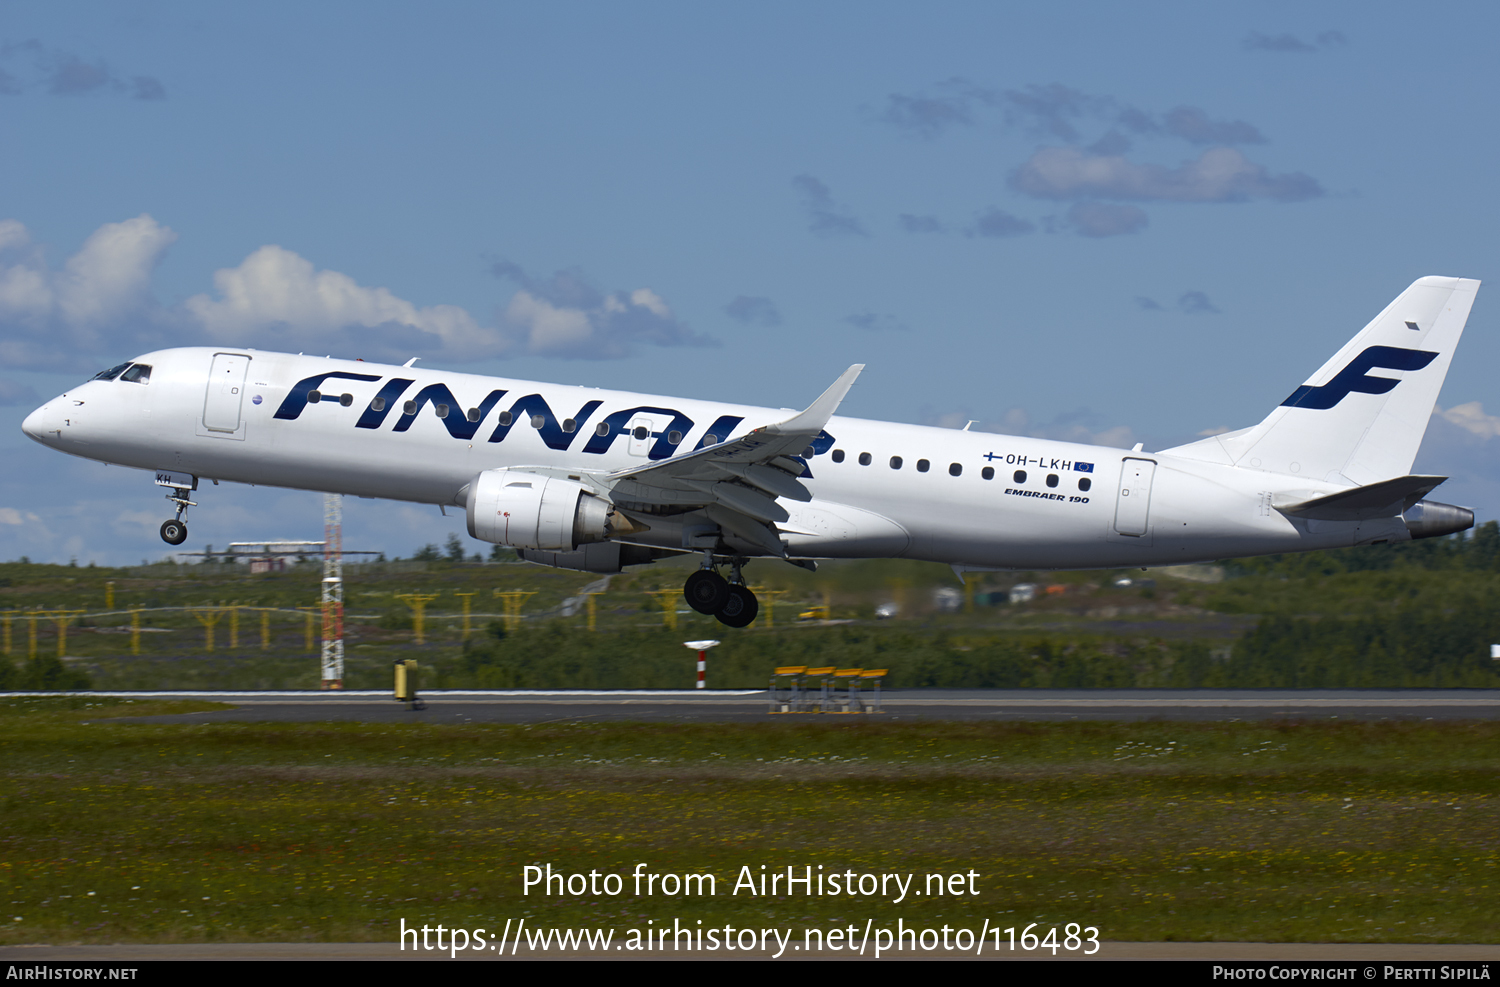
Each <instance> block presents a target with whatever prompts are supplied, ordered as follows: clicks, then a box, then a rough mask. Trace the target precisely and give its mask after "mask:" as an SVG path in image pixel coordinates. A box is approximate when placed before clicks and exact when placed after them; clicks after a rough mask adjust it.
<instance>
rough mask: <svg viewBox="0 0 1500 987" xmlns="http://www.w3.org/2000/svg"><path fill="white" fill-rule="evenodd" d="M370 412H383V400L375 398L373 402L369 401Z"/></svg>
mask: <svg viewBox="0 0 1500 987" xmlns="http://www.w3.org/2000/svg"><path fill="white" fill-rule="evenodd" d="M370 410H371V411H384V410H385V398H376V399H375V400H373V401H371V402H370Z"/></svg>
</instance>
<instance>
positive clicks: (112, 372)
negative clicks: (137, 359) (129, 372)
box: [93, 363, 130, 380]
mask: <svg viewBox="0 0 1500 987" xmlns="http://www.w3.org/2000/svg"><path fill="white" fill-rule="evenodd" d="M128 366H130V364H128V363H122V364H120V365H119V366H118V367H110V368H109V369H108V370H101V371H99V372H98V373H97V374H94V378H93V379H94V380H114V379H115V378H116V377H118V376H120V371H122V370H124V369H125V368H126V367H128Z"/></svg>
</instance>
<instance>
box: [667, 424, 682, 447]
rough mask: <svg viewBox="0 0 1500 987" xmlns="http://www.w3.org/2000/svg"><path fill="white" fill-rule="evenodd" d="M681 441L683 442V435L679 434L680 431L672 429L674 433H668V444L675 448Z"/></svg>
mask: <svg viewBox="0 0 1500 987" xmlns="http://www.w3.org/2000/svg"><path fill="white" fill-rule="evenodd" d="M681 441H682V433H681V432H679V431H677V430H676V429H675V428H674V429H672V431H670V432H668V433H667V442H668V444H670V445H674V446H675V445H677V443H679V442H681Z"/></svg>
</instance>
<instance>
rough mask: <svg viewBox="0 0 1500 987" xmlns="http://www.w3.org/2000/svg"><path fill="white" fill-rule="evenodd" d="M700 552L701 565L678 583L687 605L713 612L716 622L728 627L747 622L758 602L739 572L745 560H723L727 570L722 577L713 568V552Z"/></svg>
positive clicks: (751, 618) (757, 606)
mask: <svg viewBox="0 0 1500 987" xmlns="http://www.w3.org/2000/svg"><path fill="white" fill-rule="evenodd" d="M703 555H704V559H703V568H701V569H699V570H698V571H697V572H694V573H693V574H692V575H691V576H689V577H688V578H687V582H686V583H685V584H684V585H683V587H682V595H683V596H684V597H686V598H687V602H688V606H690V607H692V608H693V609H694V610H696V611H698V612H699V613H706V614H713V616H714V617H715V618H717V619H718V621H719V623H721V624H725V625H727V626H729V627H747V626H749V625H750V623H751V622H752V621H754V620H755V616H756V614H758V613H759V612H760V604H759V603H758V602H757V601H756V599H755V594H754V593H752V592H750V588H749V587H747V586H746V585H745V580H744V577H742V576H741V575H740V567H741V566H742V565H744V564H745V560H744V559H742V558H733V559H727V560H723V561H726V562H728V564H729V566H730V570H731V575H730V577H729V579H725V578H724V577H723V576H721V575H719V573H718V572H717V571H716V570H715V568H714V566H715V565H716V562H715V559H714V557H713V553H712V552H704V553H703ZM717 564H722V563H717Z"/></svg>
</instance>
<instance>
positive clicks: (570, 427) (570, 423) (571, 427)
mask: <svg viewBox="0 0 1500 987" xmlns="http://www.w3.org/2000/svg"><path fill="white" fill-rule="evenodd" d="M562 428H563V431H564V432H576V431H578V423H577V422H575V421H574V420H573V419H571V418H564V419H563V426H562Z"/></svg>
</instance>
